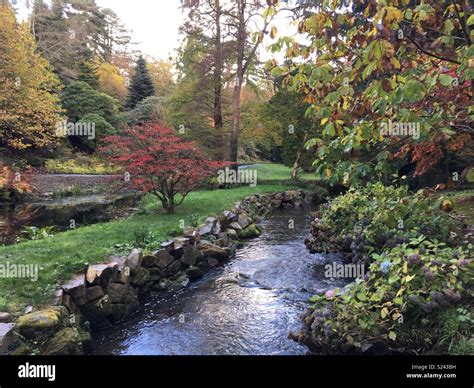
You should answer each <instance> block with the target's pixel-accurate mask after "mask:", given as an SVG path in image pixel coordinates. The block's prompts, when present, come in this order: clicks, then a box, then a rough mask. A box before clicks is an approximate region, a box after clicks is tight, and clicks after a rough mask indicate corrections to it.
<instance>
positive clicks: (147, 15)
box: [11, 0, 296, 60]
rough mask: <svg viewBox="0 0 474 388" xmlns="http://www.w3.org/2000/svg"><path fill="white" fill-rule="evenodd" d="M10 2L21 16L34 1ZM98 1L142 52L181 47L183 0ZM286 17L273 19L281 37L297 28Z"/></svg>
mask: <svg viewBox="0 0 474 388" xmlns="http://www.w3.org/2000/svg"><path fill="white" fill-rule="evenodd" d="M11 1H12V2H16V5H15V7H16V8H17V9H18V10H19V17H20V18H25V17H26V16H27V14H28V13H27V4H29V5H31V4H32V3H33V0H11ZM46 1H47V0H46ZM96 3H97V4H98V5H99V6H100V7H104V8H110V9H112V10H113V11H114V12H115V13H116V14H117V15H118V16H119V18H120V19H121V20H122V22H123V23H124V25H125V26H126V27H127V29H128V30H130V31H131V35H132V39H133V42H134V43H136V44H137V46H136V48H137V49H138V50H139V51H142V52H143V54H145V55H148V56H152V57H154V58H156V59H162V60H168V59H169V58H170V56H173V54H174V50H175V49H177V48H178V47H179V46H180V43H181V41H180V40H181V38H180V35H179V27H180V25H181V24H182V22H183V19H184V17H185V14H184V13H183V12H182V10H181V0H96ZM286 16H287V15H286ZM286 16H285V15H280V16H279V17H277V20H275V22H274V25H276V27H277V28H278V35H279V36H282V35H293V34H294V33H295V31H296V26H292V25H290V23H289V20H288V18H287V17H286ZM269 43H271V42H269V41H268V39H266V40H265V41H264V44H265V45H266V44H269ZM260 54H261V59H262V60H268V59H271V58H272V57H273V55H271V54H269V53H265V50H260ZM277 59H282V58H278V57H277Z"/></svg>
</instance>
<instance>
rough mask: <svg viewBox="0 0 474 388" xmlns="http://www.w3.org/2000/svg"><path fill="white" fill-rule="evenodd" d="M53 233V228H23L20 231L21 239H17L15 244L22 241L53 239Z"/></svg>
mask: <svg viewBox="0 0 474 388" xmlns="http://www.w3.org/2000/svg"><path fill="white" fill-rule="evenodd" d="M54 232H55V227H54V226H45V227H43V228H37V227H36V226H25V227H24V228H23V230H22V235H23V237H19V238H17V242H22V241H28V240H31V241H37V240H44V239H46V238H49V237H53V236H54Z"/></svg>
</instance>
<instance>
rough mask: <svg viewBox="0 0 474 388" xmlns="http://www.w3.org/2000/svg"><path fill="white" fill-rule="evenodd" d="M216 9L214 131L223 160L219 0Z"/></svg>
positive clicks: (220, 12)
mask: <svg viewBox="0 0 474 388" xmlns="http://www.w3.org/2000/svg"><path fill="white" fill-rule="evenodd" d="M215 7H216V38H215V42H214V44H215V56H214V66H215V69H214V129H215V132H216V137H217V138H218V139H219V140H218V142H219V148H220V149H219V150H218V154H219V157H218V158H219V159H220V160H224V159H225V153H224V148H225V142H224V136H223V135H224V134H223V133H222V128H223V127H224V122H223V118H222V72H223V66H224V64H223V54H222V32H221V16H222V9H221V5H220V0H215Z"/></svg>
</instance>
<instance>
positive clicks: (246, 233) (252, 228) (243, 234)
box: [239, 224, 262, 238]
mask: <svg viewBox="0 0 474 388" xmlns="http://www.w3.org/2000/svg"><path fill="white" fill-rule="evenodd" d="M261 234H262V231H261V230H260V228H259V227H258V226H257V225H256V224H250V225H249V226H247V227H246V228H245V229H243V230H241V231H240V232H239V237H240V238H251V237H258V236H260V235H261Z"/></svg>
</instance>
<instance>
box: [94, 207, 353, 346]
mask: <svg viewBox="0 0 474 388" xmlns="http://www.w3.org/2000/svg"><path fill="white" fill-rule="evenodd" d="M310 213H311V209H310V208H309V207H308V206H306V207H304V208H298V209H285V210H277V211H275V212H274V214H273V215H272V217H271V218H270V219H268V220H265V221H264V222H263V223H262V228H263V233H262V235H261V236H260V237H258V238H256V239H253V240H249V241H246V242H245V247H244V248H243V249H240V250H238V251H237V256H236V258H235V259H233V260H231V261H229V262H227V263H226V264H225V265H223V266H221V267H218V268H215V269H213V270H211V271H210V272H208V273H207V274H206V275H205V276H204V278H203V279H201V280H199V281H197V282H194V283H192V284H190V285H189V286H188V287H187V288H186V289H183V290H181V291H179V292H177V293H173V294H172V293H166V292H165V293H153V294H151V295H149V296H148V297H147V298H146V299H145V300H144V301H143V304H142V306H141V309H140V311H139V312H138V313H137V314H136V315H135V316H133V317H132V318H130V319H128V320H127V321H125V322H121V323H119V324H116V325H115V326H113V327H112V328H108V329H106V330H104V331H102V332H99V333H95V335H94V340H95V343H96V354H99V355H111V354H112V355H304V354H305V353H306V352H307V349H306V348H304V347H302V346H300V345H299V344H297V343H295V342H293V341H292V340H289V339H288V333H289V332H290V331H298V330H299V328H300V327H301V321H300V315H301V313H302V312H303V311H304V310H305V309H306V308H307V307H308V298H309V297H311V296H312V295H314V294H316V293H322V292H325V291H326V290H328V289H330V288H334V287H343V286H344V284H345V283H344V281H342V280H333V281H331V280H329V279H326V278H325V277H324V266H325V264H327V263H331V262H333V261H335V260H336V261H338V260H339V259H338V258H337V257H336V256H334V255H332V256H330V255H317V254H316V255H314V254H310V253H309V252H308V251H307V249H306V247H305V245H304V239H305V237H306V236H307V234H308V233H309V222H310V220H311V214H310ZM292 225H294V228H290V226H292Z"/></svg>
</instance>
